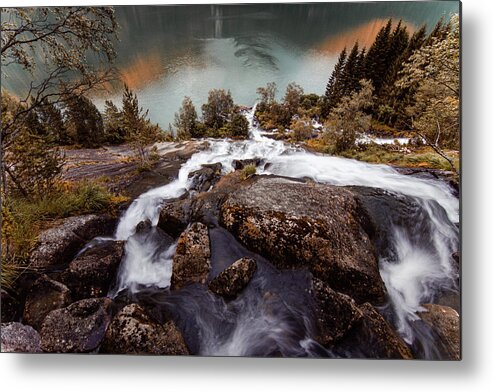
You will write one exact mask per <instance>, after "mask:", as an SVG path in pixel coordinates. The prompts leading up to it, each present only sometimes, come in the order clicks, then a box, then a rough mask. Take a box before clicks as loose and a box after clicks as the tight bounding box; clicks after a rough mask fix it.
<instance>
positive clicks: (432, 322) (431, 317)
mask: <svg viewBox="0 0 493 392" xmlns="http://www.w3.org/2000/svg"><path fill="white" fill-rule="evenodd" d="M423 307H424V308H425V309H426V311H424V312H419V313H418V315H419V317H421V319H422V320H423V321H424V322H425V323H426V324H427V325H428V326H429V327H431V329H432V330H433V331H434V332H436V334H437V335H438V336H439V338H440V340H441V343H442V346H443V348H444V351H445V354H446V355H447V358H446V359H451V360H456V361H458V360H460V357H461V352H460V320H459V314H458V313H457V312H456V311H455V310H454V309H452V308H450V307H448V306H441V305H435V304H425V305H423Z"/></svg>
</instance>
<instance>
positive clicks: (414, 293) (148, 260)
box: [113, 107, 459, 356]
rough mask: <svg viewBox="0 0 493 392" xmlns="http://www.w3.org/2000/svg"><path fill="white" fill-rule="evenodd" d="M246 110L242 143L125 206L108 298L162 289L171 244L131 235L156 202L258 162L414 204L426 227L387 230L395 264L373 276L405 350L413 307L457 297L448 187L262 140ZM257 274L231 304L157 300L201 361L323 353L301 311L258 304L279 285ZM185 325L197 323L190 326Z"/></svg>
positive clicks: (189, 298)
mask: <svg viewBox="0 0 493 392" xmlns="http://www.w3.org/2000/svg"><path fill="white" fill-rule="evenodd" d="M254 111H255V107H254V108H253V109H252V110H250V111H249V112H247V113H246V117H247V119H248V121H249V124H250V139H249V140H245V141H231V140H211V141H210V146H209V148H208V149H207V150H205V151H200V152H197V153H195V154H194V155H192V157H191V158H190V159H189V160H188V161H187V162H186V163H185V164H184V165H183V166H182V167H181V169H180V171H179V175H178V177H177V178H176V179H175V180H174V181H172V182H171V183H169V184H167V185H164V186H161V187H157V188H155V189H152V190H150V191H148V192H146V193H144V194H143V195H141V196H140V197H138V198H137V199H136V200H135V201H134V202H133V203H132V204H131V205H130V206H129V208H128V209H127V211H126V212H125V213H124V214H123V216H122V217H121V219H120V222H119V224H118V227H117V230H116V234H115V238H116V239H118V240H126V247H125V251H126V252H125V254H126V256H125V258H124V260H123V262H122V265H121V267H120V271H119V276H118V287H117V289H116V291H115V292H114V293H113V294H114V295H116V293H118V292H119V291H121V290H124V289H129V290H131V291H134V292H137V291H139V290H142V288H145V287H149V286H157V287H167V286H169V282H170V279H171V271H172V258H173V253H174V246H175V244H171V245H169V246H168V247H165V248H164V249H163V248H162V247H160V245H159V241H157V240H156V237H155V236H156V233H155V230H154V231H153V230H151V231H150V232H149V233H146V234H145V233H144V234H143V233H137V234H136V233H135V231H136V226H137V224H138V223H139V222H141V221H143V220H149V221H151V223H152V226H153V227H155V226H156V225H157V223H158V219H159V211H160V208H161V206H162V204H163V203H165V202H166V200H167V199H173V198H176V197H179V196H181V195H183V194H184V193H185V192H186V191H187V189H188V188H189V187H190V185H191V184H190V181H189V179H188V175H189V174H190V173H191V172H192V171H194V170H197V169H199V168H200V167H201V166H202V165H203V164H207V163H215V162H220V163H221V164H222V165H223V166H222V167H223V169H222V170H223V173H228V172H231V171H232V170H233V167H232V162H233V160H235V159H251V158H262V159H263V160H264V162H265V163H268V165H266V164H264V165H263V166H262V167H260V168H258V173H259V174H276V175H282V176H289V177H296V178H306V177H308V178H312V179H313V180H314V181H316V182H320V183H326V184H333V185H361V186H367V187H374V188H381V189H384V190H387V191H389V192H393V193H395V194H402V195H406V196H409V197H412V198H413V199H414V200H416V202H417V203H418V204H419V205H420V206H421V209H420V211H421V212H422V213H421V215H420V217H419V218H418V217H411V218H410V219H418V220H421V221H422V222H424V223H425V224H426V225H427V227H428V230H427V231H426V232H419V227H420V225H419V224H420V221H418V220H416V221H415V223H416V228H414V229H413V228H411V229H409V230H404V229H403V228H402V227H400V226H399V225H398V224H395V226H394V227H393V229H392V233H393V235H392V241H393V244H392V245H393V247H394V249H395V252H394V254H393V257H390V258H389V257H381V258H380V273H381V276H382V279H383V281H384V283H385V285H386V287H387V290H388V293H389V298H390V305H391V307H392V309H393V316H394V324H395V325H396V328H397V330H398V332H399V333H400V334H401V336H402V337H403V338H404V339H405V340H406V341H407V342H408V343H410V344H412V343H413V342H414V341H415V339H419V336H418V334H417V333H416V332H415V331H414V329H413V321H414V320H416V319H417V316H416V311H418V310H420V304H422V303H424V302H426V301H432V300H433V299H434V298H435V296H436V295H437V293H438V291H439V290H440V289H441V288H443V287H447V288H449V289H450V290H456V287H455V286H454V285H455V283H454V282H455V281H456V278H457V271H456V270H455V269H454V268H452V266H451V265H450V254H451V252H453V251H455V250H456V249H457V246H458V241H459V240H458V230H457V228H456V226H455V225H454V223H456V222H458V220H459V202H458V200H457V198H456V197H455V196H454V195H453V194H452V191H451V189H450V188H449V187H448V185H447V184H445V183H444V182H442V181H438V180H434V179H424V178H417V177H411V176H406V175H402V174H400V173H398V172H397V171H396V170H394V169H393V168H391V167H389V166H386V165H375V164H367V163H363V162H358V161H355V160H350V159H344V158H339V157H332V156H325V155H317V154H313V153H310V152H307V151H304V150H300V149H296V148H294V147H292V146H289V145H287V144H285V143H283V142H281V141H276V140H273V139H269V138H267V137H264V136H262V134H261V131H260V130H259V128H258V127H257V126H256V125H255V123H254ZM411 226H412V225H411ZM417 230H418V231H417ZM153 236H154V237H153ZM261 265H263V264H262V263H261ZM261 270H262V271H263V273H264V274H265V276H263V277H262V278H261V279H258V281H256V280H255V279H254V281H252V282H251V283H250V285H249V286H248V287H247V289H246V290H245V292H244V293H242V295H241V296H240V297H239V298H238V299H237V300H236V301H235V302H233V305H230V306H229V307H226V306H225V304H224V301H222V300H221V301H220V300H217V299H216V298H213V297H214V296H212V294H210V293H208V292H206V291H205V292H204V291H203V290H202V291H200V289H197V288H186V289H184V290H181V291H180V293H179V294H173V293H172V294H170V295H168V296H167V297H166V298H165V299H163V300H162V301H163V303H166V304H167V306H169V307H171V308H174V309H175V310H176V313H177V314H181V318H182V321H183V320H189V323H191V324H192V325H193V327H190V328H195V330H194V331H195V333H197V334H198V335H199V336H201V339H202V342H199V343H197V352H200V353H201V354H204V355H261V352H262V350H267V351H266V352H270V350H271V348H272V347H273V346H276V347H278V349H279V347H281V348H280V350H281V354H282V355H295V356H299V355H319V354H320V353H323V355H330V353H328V352H326V351H325V352H324V349H323V348H321V347H320V346H319V345H317V344H316V343H315V342H314V341H313V340H312V339H311V337H312V335H313V334H312V329H313V328H312V327H311V325H310V322H309V315H307V314H306V311H301V310H300V309H302V308H303V305H302V304H301V305H300V304H298V305H299V308H297V307H295V306H292V305H290V304H289V303H288V302H286V300H283V299H282V298H275V299H272V298H267V299H266V298H263V297H259V292H260V291H259V290H258V287H259V286H260V285H262V284H265V282H266V281H268V283H269V285H275V284H276V281H277V279H281V277H280V275H275V276H271V278H270V279H267V276H269V272H268V268H267V267H266V266H265V265H264V266H262V267H261ZM285 275H286V276H285V277H284V278H282V279H292V276H291V275H290V274H289V273H286V274H285ZM283 276H284V275H283ZM266 279H267V280H266ZM277 284H279V283H277ZM256 289H257V290H256ZM280 290H281V291H282V289H280ZM300 293H301V291H300ZM286 295H289V294H286ZM299 295H300V297H301V296H302V295H301V294H299ZM231 306H232V307H233V310H232V308H231ZM183 307H184V308H183ZM204 309H206V312H204ZM269 309H270V310H269ZM273 309H275V310H273ZM191 318H195V320H192V321H190V319H191ZM187 325H188V324H187ZM185 328H187V327H186V326H185ZM223 328H224V329H223ZM222 329H223V330H222ZM295 331H296V332H295ZM300 331H301V332H300ZM272 342H275V343H276V344H275V345H274V344H271V343H272ZM271 346H272V347H271ZM320 355H321V354H320Z"/></svg>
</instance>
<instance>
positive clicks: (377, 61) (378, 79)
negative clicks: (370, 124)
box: [365, 19, 392, 95]
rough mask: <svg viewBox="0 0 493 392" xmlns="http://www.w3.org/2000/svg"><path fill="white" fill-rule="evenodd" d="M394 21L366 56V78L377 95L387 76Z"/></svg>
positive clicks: (380, 33) (381, 31)
mask: <svg viewBox="0 0 493 392" xmlns="http://www.w3.org/2000/svg"><path fill="white" fill-rule="evenodd" d="M391 32H392V19H389V20H388V22H387V24H386V25H385V26H384V27H382V28H381V29H380V31H379V32H378V34H377V37H376V38H375V42H373V44H372V46H371V47H370V49H369V50H368V54H367V55H366V61H365V68H366V76H367V78H368V79H369V80H371V81H372V85H373V87H374V89H375V94H376V95H378V93H379V91H380V88H381V86H382V85H383V83H384V81H385V76H386V74H387V71H388V69H387V65H388V64H387V63H388V53H389V47H390V43H391V40H390V38H391Z"/></svg>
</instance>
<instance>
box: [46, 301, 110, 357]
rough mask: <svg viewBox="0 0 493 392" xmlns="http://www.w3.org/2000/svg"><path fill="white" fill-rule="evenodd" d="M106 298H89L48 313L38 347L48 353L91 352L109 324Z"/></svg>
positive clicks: (108, 305) (96, 346)
mask: <svg viewBox="0 0 493 392" xmlns="http://www.w3.org/2000/svg"><path fill="white" fill-rule="evenodd" d="M111 305H112V301H111V300H110V299H109V298H90V299H84V300H82V301H78V302H74V303H73V304H72V305H70V306H68V307H66V308H63V309H57V310H54V311H52V312H50V313H49V314H48V315H47V316H46V318H45V320H44V322H43V325H42V327H41V332H40V335H41V347H42V349H43V350H44V351H47V352H61V353H68V352H74V353H83V352H90V351H94V350H96V349H97V348H98V346H99V344H100V343H101V341H102V340H103V338H104V335H105V333H106V329H107V328H108V325H109V324H110V321H111V316H110V314H111Z"/></svg>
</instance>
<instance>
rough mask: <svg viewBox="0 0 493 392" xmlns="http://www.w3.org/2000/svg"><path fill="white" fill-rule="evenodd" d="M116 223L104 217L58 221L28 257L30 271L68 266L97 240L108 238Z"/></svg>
mask: <svg viewBox="0 0 493 392" xmlns="http://www.w3.org/2000/svg"><path fill="white" fill-rule="evenodd" d="M115 225H116V220H115V219H114V218H111V217H110V216H108V215H81V216H73V217H70V218H65V219H61V220H59V221H57V222H55V224H54V227H53V228H51V229H48V230H45V231H43V232H42V233H41V234H40V236H39V237H38V243H37V245H36V247H35V249H34V251H33V252H32V254H31V258H30V261H31V265H30V266H31V267H33V268H45V267H49V266H54V265H59V264H64V263H67V262H69V261H70V260H71V259H72V258H73V257H74V256H75V255H76V254H77V252H78V251H79V250H81V249H82V248H83V247H84V245H85V244H86V243H87V242H89V241H90V240H91V239H93V238H94V237H97V236H103V235H109V234H110V233H111V232H112V231H113V230H114V228H115Z"/></svg>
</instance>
